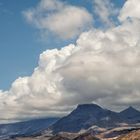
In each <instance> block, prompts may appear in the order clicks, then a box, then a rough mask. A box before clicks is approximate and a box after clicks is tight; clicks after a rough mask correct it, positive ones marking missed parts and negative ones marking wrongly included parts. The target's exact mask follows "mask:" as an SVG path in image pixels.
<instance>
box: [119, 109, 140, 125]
mask: <svg viewBox="0 0 140 140" xmlns="http://www.w3.org/2000/svg"><path fill="white" fill-rule="evenodd" d="M119 115H120V117H121V118H123V119H124V120H125V121H126V122H128V123H138V122H140V112H139V111H138V110H136V109H135V108H133V107H131V106H130V107H129V108H127V109H125V110H123V111H121V112H120V113H119Z"/></svg>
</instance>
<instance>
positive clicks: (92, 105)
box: [77, 104, 101, 109]
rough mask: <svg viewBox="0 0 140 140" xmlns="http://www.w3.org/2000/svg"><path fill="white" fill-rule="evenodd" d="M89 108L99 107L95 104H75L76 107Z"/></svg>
mask: <svg viewBox="0 0 140 140" xmlns="http://www.w3.org/2000/svg"><path fill="white" fill-rule="evenodd" d="M90 108H98V109H101V107H100V106H98V105H97V104H79V105H78V106H77V109H90Z"/></svg>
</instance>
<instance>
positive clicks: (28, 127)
mask: <svg viewBox="0 0 140 140" xmlns="http://www.w3.org/2000/svg"><path fill="white" fill-rule="evenodd" d="M58 119H59V118H42V119H34V120H29V121H24V122H17V123H10V124H1V125H0V139H2V138H5V137H16V136H31V135H37V134H38V133H39V132H41V131H43V130H45V129H47V128H48V127H49V126H50V125H52V124H53V123H55V122H56V121H57V120H58Z"/></svg>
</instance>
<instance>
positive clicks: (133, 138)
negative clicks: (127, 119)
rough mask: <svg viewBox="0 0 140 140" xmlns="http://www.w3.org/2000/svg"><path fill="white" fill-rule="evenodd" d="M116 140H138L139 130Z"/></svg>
mask: <svg viewBox="0 0 140 140" xmlns="http://www.w3.org/2000/svg"><path fill="white" fill-rule="evenodd" d="M116 140H140V130H136V131H132V132H130V133H129V134H126V135H123V136H121V137H119V138H118V139H116Z"/></svg>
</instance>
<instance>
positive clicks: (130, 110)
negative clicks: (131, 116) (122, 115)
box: [122, 106, 140, 113]
mask: <svg viewBox="0 0 140 140" xmlns="http://www.w3.org/2000/svg"><path fill="white" fill-rule="evenodd" d="M122 112H130V113H134V112H137V113H140V112H139V111H138V110H136V109H135V108H134V107H132V106H129V107H128V108H127V109H125V110H123V111H122Z"/></svg>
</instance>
